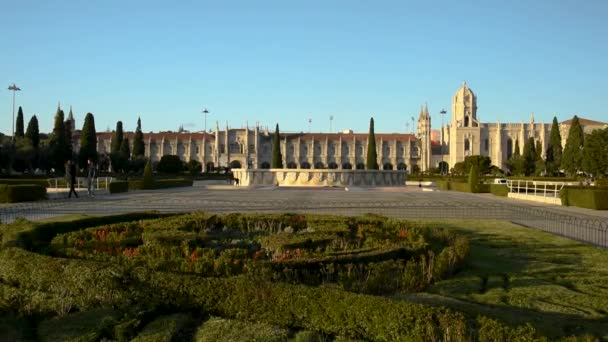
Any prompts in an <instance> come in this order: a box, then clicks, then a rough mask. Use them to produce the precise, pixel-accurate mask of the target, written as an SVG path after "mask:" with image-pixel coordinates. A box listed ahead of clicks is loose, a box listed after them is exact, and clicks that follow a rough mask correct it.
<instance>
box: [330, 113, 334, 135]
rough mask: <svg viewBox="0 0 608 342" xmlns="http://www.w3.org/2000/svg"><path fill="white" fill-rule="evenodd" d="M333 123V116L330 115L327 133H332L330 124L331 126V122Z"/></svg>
mask: <svg viewBox="0 0 608 342" xmlns="http://www.w3.org/2000/svg"><path fill="white" fill-rule="evenodd" d="M333 121H334V116H333V115H330V116H329V133H331V132H332V130H331V124H332V122H333Z"/></svg>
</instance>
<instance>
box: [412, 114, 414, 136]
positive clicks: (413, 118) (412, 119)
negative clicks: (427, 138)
mask: <svg viewBox="0 0 608 342" xmlns="http://www.w3.org/2000/svg"><path fill="white" fill-rule="evenodd" d="M412 134H414V117H413V116H412Z"/></svg>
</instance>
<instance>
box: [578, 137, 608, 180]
mask: <svg viewBox="0 0 608 342" xmlns="http://www.w3.org/2000/svg"><path fill="white" fill-rule="evenodd" d="M583 170H584V171H585V172H587V173H590V174H592V175H593V176H594V177H598V178H603V177H606V176H607V175H608V128H604V129H595V130H593V132H591V134H589V135H587V136H586V137H585V145H584V147H583Z"/></svg>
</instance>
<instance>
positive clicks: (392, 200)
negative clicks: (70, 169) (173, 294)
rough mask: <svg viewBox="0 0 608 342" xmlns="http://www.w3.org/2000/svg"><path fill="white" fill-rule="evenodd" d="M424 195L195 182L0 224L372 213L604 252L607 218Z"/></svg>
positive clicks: (9, 210) (5, 209) (56, 206)
mask: <svg viewBox="0 0 608 342" xmlns="http://www.w3.org/2000/svg"><path fill="white" fill-rule="evenodd" d="M424 190H428V189H425V188H419V187H417V186H408V187H403V188H374V189H366V188H350V189H348V191H346V190H345V189H341V188H312V189H310V188H276V187H261V188H240V187H234V186H229V185H226V184H221V183H220V184H217V183H207V182H196V183H195V186H193V187H184V188H173V189H164V190H148V191H133V192H128V193H123V194H113V195H110V194H108V193H107V192H106V191H105V190H103V191H102V190H98V191H97V192H96V195H95V197H87V196H86V191H80V192H79V195H81V196H80V197H79V198H78V199H75V198H72V199H67V198H65V197H67V192H62V193H56V194H54V195H53V196H54V197H56V198H57V197H58V198H59V199H54V200H47V201H40V202H33V203H15V204H3V205H0V220H2V222H11V221H13V220H14V219H15V218H17V217H24V218H26V219H29V220H38V219H43V218H48V217H54V216H59V215H67V214H92V215H109V214H118V213H126V212H134V211H151V210H156V211H160V212H190V211H197V210H204V211H211V212H218V213H219V212H284V211H288V212H313V213H320V214H321V213H327V214H341V215H359V214H364V213H377V214H381V215H386V216H389V217H399V218H436V219H467V218H470V219H501V220H509V221H513V222H516V223H520V224H523V225H527V226H530V227H534V228H538V229H542V230H545V231H549V232H552V233H555V234H560V235H564V236H569V237H572V238H575V239H578V240H582V241H587V242H591V243H593V244H596V245H599V246H604V247H608V212H606V211H595V210H588V209H582V208H574V207H561V206H555V205H548V204H541V203H536V202H526V201H519V200H513V199H507V198H503V197H497V196H494V195H491V194H469V193H461V192H455V191H424Z"/></svg>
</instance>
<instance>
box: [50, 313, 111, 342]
mask: <svg viewBox="0 0 608 342" xmlns="http://www.w3.org/2000/svg"><path fill="white" fill-rule="evenodd" d="M119 316H120V313H118V312H116V311H112V310H108V309H95V310H91V311H87V312H77V313H73V314H70V315H67V316H64V317H56V318H51V319H48V320H45V321H43V322H41V323H40V324H39V325H38V339H39V341H42V342H46V341H49V342H55V341H98V340H100V339H101V337H103V336H104V335H106V334H108V333H109V332H110V331H111V329H112V327H113V326H114V325H115V324H116V319H117V318H118V317H119Z"/></svg>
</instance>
